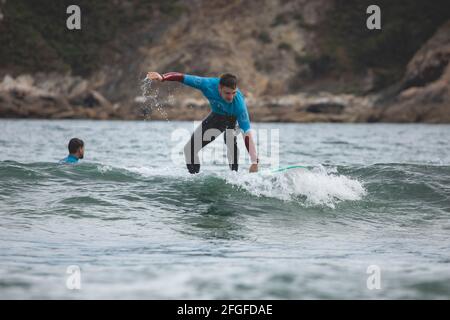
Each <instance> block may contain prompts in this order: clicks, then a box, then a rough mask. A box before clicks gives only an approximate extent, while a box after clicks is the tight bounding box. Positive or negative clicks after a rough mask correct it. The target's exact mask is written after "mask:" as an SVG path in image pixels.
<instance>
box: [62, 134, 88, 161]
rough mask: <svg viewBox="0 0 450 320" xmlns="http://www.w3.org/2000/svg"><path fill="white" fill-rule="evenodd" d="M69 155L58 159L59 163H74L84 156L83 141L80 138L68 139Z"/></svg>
mask: <svg viewBox="0 0 450 320" xmlns="http://www.w3.org/2000/svg"><path fill="white" fill-rule="evenodd" d="M68 148H69V155H68V156H67V157H65V158H64V159H62V160H60V161H59V163H60V164H75V163H77V162H78V160H79V159H83V158H84V142H83V140H81V139H78V138H73V139H70V141H69V145H68Z"/></svg>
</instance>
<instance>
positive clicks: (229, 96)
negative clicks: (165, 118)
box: [147, 72, 259, 174]
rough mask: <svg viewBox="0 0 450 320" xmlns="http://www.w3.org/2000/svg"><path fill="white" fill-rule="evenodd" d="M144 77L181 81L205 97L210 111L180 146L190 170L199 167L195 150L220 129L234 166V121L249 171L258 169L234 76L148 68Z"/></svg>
mask: <svg viewBox="0 0 450 320" xmlns="http://www.w3.org/2000/svg"><path fill="white" fill-rule="evenodd" d="M147 78H149V79H150V80H156V81H161V82H164V81H178V82H181V83H183V84H185V85H187V86H190V87H192V88H195V89H198V90H200V91H201V92H202V93H203V95H204V96H205V97H206V99H208V101H209V104H210V107H211V113H210V114H209V115H208V116H207V117H206V118H205V119H204V120H203V121H202V123H201V125H199V126H198V127H197V128H196V129H195V131H194V133H193V134H192V136H191V139H190V140H189V141H188V142H187V143H186V145H185V147H184V156H185V159H186V166H187V169H188V171H189V172H190V173H191V174H195V173H198V172H199V171H200V160H199V157H198V152H199V151H200V150H201V149H202V148H204V147H205V146H206V145H207V144H209V143H210V142H211V141H214V139H215V138H216V137H218V136H219V135H220V134H222V133H223V132H224V131H225V134H224V142H225V144H226V146H227V158H228V163H229V166H230V169H231V170H233V171H237V170H238V158H239V153H238V152H239V150H238V147H237V142H236V134H235V128H236V121H237V122H238V124H239V127H240V128H241V130H242V131H243V138H244V142H245V146H246V148H247V151H248V153H249V155H250V159H251V162H252V164H251V166H250V169H249V171H250V172H257V171H258V162H259V160H258V157H257V154H256V146H255V143H254V140H253V136H252V132H251V130H250V129H251V128H250V119H249V116H248V111H247V106H246V104H245V99H244V95H243V94H242V93H241V91H240V90H239V89H238V88H237V78H236V76H234V75H232V74H229V73H226V74H224V75H222V76H221V77H220V78H205V77H198V76H194V75H188V74H183V73H179V72H169V73H165V74H162V75H161V74H159V73H158V72H149V73H148V74H147Z"/></svg>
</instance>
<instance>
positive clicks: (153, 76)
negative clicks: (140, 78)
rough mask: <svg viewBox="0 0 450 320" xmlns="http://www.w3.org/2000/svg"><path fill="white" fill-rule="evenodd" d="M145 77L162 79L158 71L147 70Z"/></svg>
mask: <svg viewBox="0 0 450 320" xmlns="http://www.w3.org/2000/svg"><path fill="white" fill-rule="evenodd" d="M147 78H149V79H150V80H157V81H162V80H163V77H162V75H160V74H159V73H158V72H149V73H147Z"/></svg>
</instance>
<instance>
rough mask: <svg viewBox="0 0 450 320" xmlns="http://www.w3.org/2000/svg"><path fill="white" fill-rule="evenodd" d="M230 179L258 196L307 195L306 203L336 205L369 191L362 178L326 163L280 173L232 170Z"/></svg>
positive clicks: (293, 197)
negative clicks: (237, 173)
mask: <svg viewBox="0 0 450 320" xmlns="http://www.w3.org/2000/svg"><path fill="white" fill-rule="evenodd" d="M226 181H227V183H230V184H232V185H236V186H238V187H241V188H243V189H245V190H247V191H248V192H250V193H251V194H253V195H256V196H265V197H272V198H277V199H280V200H284V201H302V199H303V203H304V204H305V205H326V206H328V207H332V208H334V206H335V204H336V203H338V202H340V201H345V200H360V199H361V198H362V197H363V196H364V195H365V194H366V190H365V189H364V187H363V185H362V184H361V183H360V182H359V181H358V180H355V179H351V178H348V177H346V176H344V175H339V174H337V172H336V170H335V169H333V168H328V169H326V168H324V167H322V166H319V167H316V168H314V169H311V170H306V169H291V170H288V171H285V172H278V173H271V172H270V171H262V172H260V173H259V174H249V173H245V174H243V173H240V174H239V177H237V176H236V175H233V174H228V175H227V176H226Z"/></svg>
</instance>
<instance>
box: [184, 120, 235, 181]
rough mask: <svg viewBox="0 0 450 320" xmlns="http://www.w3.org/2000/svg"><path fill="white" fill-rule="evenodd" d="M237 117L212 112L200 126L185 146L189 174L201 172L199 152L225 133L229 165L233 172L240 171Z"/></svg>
mask: <svg viewBox="0 0 450 320" xmlns="http://www.w3.org/2000/svg"><path fill="white" fill-rule="evenodd" d="M235 128H236V117H233V116H224V115H220V114H217V113H214V112H211V113H210V114H209V115H208V116H207V117H206V118H205V119H204V120H203V121H202V123H201V125H199V126H198V127H197V128H196V129H195V131H194V133H193V134H192V136H191V139H190V140H189V141H188V143H187V144H186V145H185V146H184V156H185V159H186V166H187V169H188V170H189V173H192V174H194V173H198V172H199V171H200V160H199V157H198V152H199V151H200V150H201V149H202V148H203V147H205V146H206V145H208V144H209V143H210V142H212V141H214V140H215V139H216V138H217V137H218V136H219V135H221V134H222V133H223V132H225V134H224V136H223V137H224V142H225V144H226V146H227V158H228V164H229V166H230V169H231V170H234V171H237V170H238V158H239V150H238V147H237V142H236V133H235Z"/></svg>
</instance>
